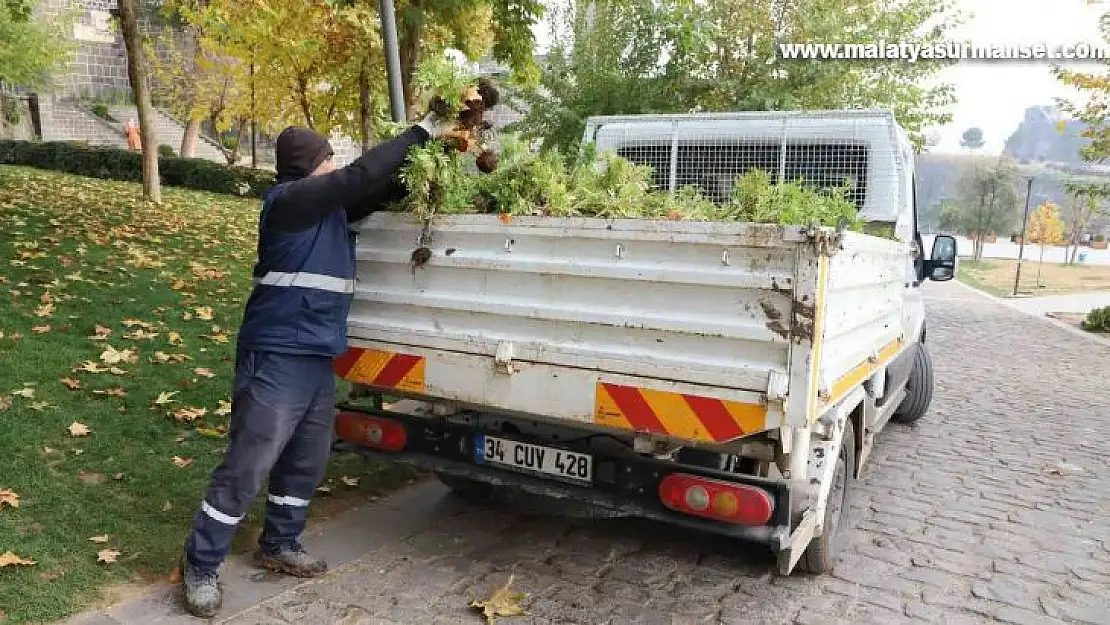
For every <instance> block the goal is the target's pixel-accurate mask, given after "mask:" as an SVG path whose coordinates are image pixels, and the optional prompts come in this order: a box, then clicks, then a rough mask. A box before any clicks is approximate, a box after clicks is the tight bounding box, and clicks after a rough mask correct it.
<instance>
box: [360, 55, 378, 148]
mask: <svg viewBox="0 0 1110 625" xmlns="http://www.w3.org/2000/svg"><path fill="white" fill-rule="evenodd" d="M358 128H359V133H360V134H361V135H362V151H363V152H366V151H368V150H370V148H371V147H372V146H373V145H374V107H373V103H372V102H371V101H370V74H369V72H368V71H367V69H366V66H365V65H363V66H362V71H360V72H359V73H358Z"/></svg>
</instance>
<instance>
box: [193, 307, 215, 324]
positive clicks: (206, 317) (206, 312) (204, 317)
mask: <svg viewBox="0 0 1110 625" xmlns="http://www.w3.org/2000/svg"><path fill="white" fill-rule="evenodd" d="M196 313H197V319H200V320H201V321H212V316H213V312H212V307H211V306H200V307H198V308H197V309H196Z"/></svg>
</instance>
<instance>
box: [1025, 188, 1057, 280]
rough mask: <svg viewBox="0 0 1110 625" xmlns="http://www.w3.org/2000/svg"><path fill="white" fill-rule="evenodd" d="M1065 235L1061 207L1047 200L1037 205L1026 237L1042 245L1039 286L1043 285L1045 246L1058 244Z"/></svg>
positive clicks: (1038, 267)
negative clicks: (1042, 273) (1042, 272)
mask: <svg viewBox="0 0 1110 625" xmlns="http://www.w3.org/2000/svg"><path fill="white" fill-rule="evenodd" d="M1063 237H1064V222H1063V221H1061V220H1060V207H1058V206H1056V205H1055V204H1053V203H1052V202H1045V203H1044V204H1041V205H1040V206H1039V207H1037V210H1036V212H1034V213H1033V215H1032V216H1031V217H1030V218H1029V227H1028V228H1027V229H1026V239H1028V241H1029V242H1030V243H1037V244H1039V245H1040V246H1041V255H1040V258H1039V259H1038V260H1037V286H1041V267H1042V266H1043V265H1044V247H1045V246H1046V245H1056V244H1057V243H1059V242H1060V241H1061V240H1062V239H1063Z"/></svg>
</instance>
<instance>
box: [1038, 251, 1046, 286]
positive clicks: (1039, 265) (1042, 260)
mask: <svg viewBox="0 0 1110 625" xmlns="http://www.w3.org/2000/svg"><path fill="white" fill-rule="evenodd" d="M1043 266H1044V243H1041V257H1040V259H1038V260H1037V286H1038V287H1039V286H1043V285H1042V284H1041V267H1043Z"/></svg>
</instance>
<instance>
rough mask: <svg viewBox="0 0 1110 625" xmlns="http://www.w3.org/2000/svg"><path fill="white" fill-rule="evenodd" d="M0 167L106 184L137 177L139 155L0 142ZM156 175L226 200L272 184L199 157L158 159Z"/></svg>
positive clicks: (260, 175)
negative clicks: (24, 167) (28, 168)
mask: <svg viewBox="0 0 1110 625" xmlns="http://www.w3.org/2000/svg"><path fill="white" fill-rule="evenodd" d="M159 152H161V149H159ZM0 164H3V165H28V166H31V167H38V168H39V169H52V170H56V171H64V172H66V173H70V174H77V175H79V176H90V177H93V178H103V179H107V180H125V181H139V180H142V178H143V167H142V155H141V153H139V152H131V151H129V150H120V149H118V148H110V147H101V146H90V145H86V144H84V143H76V142H65V141H49V142H42V141H0ZM158 172H159V174H161V176H160V177H161V180H162V184H164V185H166V186H171V187H185V188H188V189H196V190H199V191H212V192H214V193H226V194H228V195H240V196H250V197H262V194H263V193H264V192H265V191H266V189H267V188H269V187H270V185H272V184H273V174H272V173H270V172H267V171H262V170H257V169H250V168H249V167H230V166H227V165H221V164H219V163H213V162H211V161H206V160H204V159H199V158H178V157H170V156H164V155H160V156H159V158H158Z"/></svg>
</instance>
